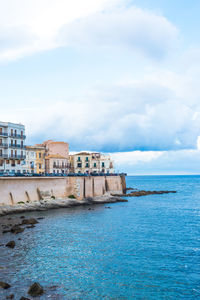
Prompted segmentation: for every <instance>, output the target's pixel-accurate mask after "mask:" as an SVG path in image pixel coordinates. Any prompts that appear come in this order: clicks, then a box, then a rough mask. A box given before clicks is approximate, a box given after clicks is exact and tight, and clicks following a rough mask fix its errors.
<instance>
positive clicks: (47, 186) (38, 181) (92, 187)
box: [0, 175, 126, 205]
mask: <svg viewBox="0 0 200 300" xmlns="http://www.w3.org/2000/svg"><path fill="white" fill-rule="evenodd" d="M125 188H126V183H125V178H124V176H122V175H116V176H76V177H0V205H15V204H18V203H19V204H20V202H24V203H30V202H34V201H38V200H41V199H44V198H45V197H47V198H49V197H52V198H61V199H64V198H66V197H68V196H70V195H74V196H75V197H76V199H77V200H79V201H81V200H83V199H84V198H87V197H96V196H103V195H104V194H106V193H109V192H110V193H111V192H112V193H115V194H122V193H123V191H124V189H125Z"/></svg>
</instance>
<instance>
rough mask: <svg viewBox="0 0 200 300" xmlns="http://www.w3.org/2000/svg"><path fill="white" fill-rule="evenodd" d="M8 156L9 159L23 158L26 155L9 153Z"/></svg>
mask: <svg viewBox="0 0 200 300" xmlns="http://www.w3.org/2000/svg"><path fill="white" fill-rule="evenodd" d="M8 158H10V159H25V158H26V156H25V155H14V154H13V155H12V154H11V155H9V157H8Z"/></svg>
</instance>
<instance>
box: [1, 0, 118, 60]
mask: <svg viewBox="0 0 200 300" xmlns="http://www.w3.org/2000/svg"><path fill="white" fill-rule="evenodd" d="M117 2H118V0H109V1H108V0H95V1H93V0H85V1H81V0H73V1H71V0H51V1H49V0H7V1H3V0H0V41H1V40H2V39H4V37H5V36H6V39H4V49H1V47H0V61H5V60H12V59H17V58H20V57H22V56H24V55H27V54H32V53H35V52H39V51H44V50H49V49H52V48H55V47H58V46H59V45H58V44H57V43H56V40H55V38H56V36H57V32H58V31H59V29H60V28H61V27H62V26H64V25H65V24H68V23H70V22H72V21H74V20H76V19H78V18H83V17H87V16H89V15H90V14H93V13H96V12H97V11H99V10H102V9H104V8H105V7H109V6H110V5H114V4H115V3H117ZM23 31H25V32H26V35H24V34H22V32H23ZM7 33H9V34H8V35H7ZM33 37H34V39H33ZM17 40H21V43H18V42H17V43H16V41H17ZM30 40H32V42H31V43H30Z"/></svg>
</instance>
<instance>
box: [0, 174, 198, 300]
mask: <svg viewBox="0 0 200 300" xmlns="http://www.w3.org/2000/svg"><path fill="white" fill-rule="evenodd" d="M127 187H134V188H138V189H145V190H176V191H177V194H164V195H150V196H143V197H137V198H129V199H128V200H129V202H127V203H115V204H107V205H96V206H92V208H93V209H94V210H88V207H75V208H70V209H58V210H51V211H46V212H37V213H27V214H26V216H34V217H39V216H44V217H45V219H44V220H41V221H40V223H39V224H37V225H36V227H35V228H33V229H26V230H25V231H24V232H23V233H21V234H20V235H17V236H14V239H15V240H16V247H15V249H13V250H12V249H8V248H5V247H0V267H1V269H0V272H1V273H0V280H2V281H6V282H8V283H10V284H11V285H12V287H11V288H10V289H9V291H0V299H5V295H8V294H11V293H14V294H15V296H16V298H15V299H20V297H21V296H27V289H28V287H29V286H30V285H31V284H32V283H33V282H34V281H38V282H40V284H41V285H42V286H44V288H45V294H44V295H43V296H41V297H40V299H198V298H199V299H200V176H129V177H127ZM107 207H110V209H109V208H107ZM18 237H21V240H18ZM3 239H4V240H3V241H2V242H3V243H4V242H6V241H9V240H11V239H13V235H11V234H7V235H5V236H4V237H3ZM29 298H30V297H29ZM36 299H37V298H36Z"/></svg>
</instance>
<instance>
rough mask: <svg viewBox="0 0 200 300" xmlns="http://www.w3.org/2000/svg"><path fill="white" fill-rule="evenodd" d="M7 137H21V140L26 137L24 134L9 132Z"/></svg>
mask: <svg viewBox="0 0 200 300" xmlns="http://www.w3.org/2000/svg"><path fill="white" fill-rule="evenodd" d="M9 137H11V138H18V139H23V140H24V139H25V138H26V136H25V135H21V134H11V133H9Z"/></svg>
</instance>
